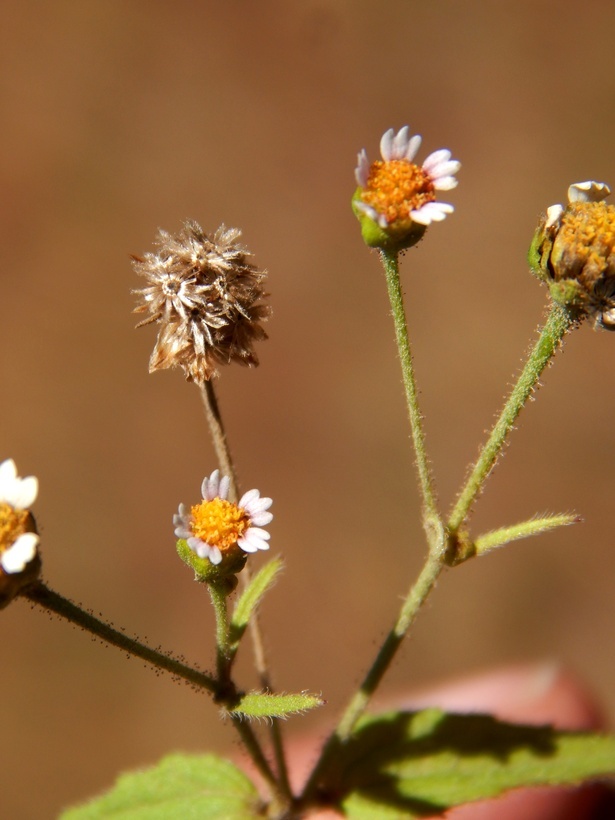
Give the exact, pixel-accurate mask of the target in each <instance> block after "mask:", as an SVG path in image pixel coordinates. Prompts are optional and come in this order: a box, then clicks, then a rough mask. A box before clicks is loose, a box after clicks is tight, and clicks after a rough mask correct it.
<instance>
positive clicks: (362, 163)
mask: <svg viewBox="0 0 615 820" xmlns="http://www.w3.org/2000/svg"><path fill="white" fill-rule="evenodd" d="M368 176H369V162H368V159H367V151H366V150H365V148H363V149H362V150H361V151H360V153H359V154H358V155H357V167H356V168H355V171H354V177H355V179H356V181H357V185H359V186H360V187H361V188H365V186H366V185H367V178H368Z"/></svg>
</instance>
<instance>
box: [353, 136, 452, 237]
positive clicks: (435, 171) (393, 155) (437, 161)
mask: <svg viewBox="0 0 615 820" xmlns="http://www.w3.org/2000/svg"><path fill="white" fill-rule="evenodd" d="M420 145H421V137H420V136H418V135H415V136H413V137H409V129H408V126H404V127H403V128H402V129H401V130H400V131H399V132H398V133H397V134H395V132H394V131H393V129H392V128H390V129H389V130H388V131H387V132H386V133H385V134H384V135H383V136H382V139H381V141H380V153H381V155H382V161H380V160H377V161H376V162H373V163H371V165H370V163H369V162H368V159H367V154H366V152H365V150H362V151H361V153H360V154H359V156H358V164H357V168H356V169H355V178H356V180H357V184H358V186H359V187H358V188H357V189H356V190H355V192H354V195H353V197H352V210H353V211H354V214H355V216H356V217H357V219H358V220H359V222H360V223H361V233H362V236H363V240H364V241H365V243H366V244H367V245H369V246H370V247H372V248H381V249H383V250H394V251H395V250H397V251H399V250H403V249H404V248H409V247H411V246H412V245H415V244H416V243H417V242H418V241H419V240H420V239H421V238H422V236H423V234H424V233H425V231H426V230H427V228H428V227H429V225H431V223H432V222H441V221H442V220H443V219H444V218H445V217H446V215H447V214H450V213H452V212H453V206H452V205H449V204H448V203H446V202H437V201H436V194H435V192H436V191H448V190H450V189H451V188H454V187H455V186H456V185H457V180H456V179H455V176H454V175H455V174H456V173H457V171H458V170H459V169H460V167H461V164H460V163H459V162H457V160H452V159H451V152H450V151H447V150H440V151H434V153H432V154H430V155H429V156H428V157H427V159H426V160H425V162H424V163H423V165H422V166H418V165H416V164H415V163H414V162H413V160H414V157H415V156H416V153H417V151H418V150H419V147H420Z"/></svg>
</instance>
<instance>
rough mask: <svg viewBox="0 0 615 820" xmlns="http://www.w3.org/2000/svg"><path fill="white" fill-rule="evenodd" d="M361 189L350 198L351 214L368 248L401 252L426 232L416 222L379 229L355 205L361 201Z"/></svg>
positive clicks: (376, 224) (425, 228)
mask: <svg viewBox="0 0 615 820" xmlns="http://www.w3.org/2000/svg"><path fill="white" fill-rule="evenodd" d="M362 190H363V188H361V187H359V188H357V189H356V191H355V192H354V194H353V196H352V201H351V205H352V212H353V213H354V215H355V216H356V218H357V219H358V220H359V223H360V225H361V236H362V237H363V241H364V242H365V244H366V245H368V246H369V247H370V248H380V249H381V250H385V251H403V250H405V249H406V248H411V247H412V246H413V245H416V243H417V242H418V241H419V240H421V239H422V238H423V234H424V233H425V231H426V230H427V226H426V225H419V224H418V222H412V220H408V221H407V222H406V221H404V222H397V223H394V224H393V225H389V227H388V228H386V229H384V228H381V227H380V225H379V224H378V223H377V222H374V220H373V219H372V218H371V217H369V216H368V215H367V214H366V213H364V212H363V211H362V210H361V209H360V208H357V206H356V203H357V202H358V201H360V199H361V191H362Z"/></svg>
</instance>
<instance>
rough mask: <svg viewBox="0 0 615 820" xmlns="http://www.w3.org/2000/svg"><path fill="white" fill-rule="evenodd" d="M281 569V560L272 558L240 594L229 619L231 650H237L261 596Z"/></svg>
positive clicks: (269, 587)
mask: <svg viewBox="0 0 615 820" xmlns="http://www.w3.org/2000/svg"><path fill="white" fill-rule="evenodd" d="M282 568H283V562H282V559H281V558H274V559H273V561H270V562H269V563H268V564H265V566H264V567H263V568H262V569H261V570H259V572H258V573H257V574H256V575H255V576H254V578H253V579H252V580H251V581H250V583H249V584H248V586H247V587H246V588H245V590H244V591H243V592H242V594H241V597H240V598H239V600H238V601H237V603H236V605H235V609H234V611H233V617H232V618H231V636H230V637H231V645H232V648H233V650H236V649H237V645H238V644H239V641H240V640H241V638H242V636H243V633H244V632H245V630H246V627H247V625H248V623H249V622H250V617H251V616H252V613H253V612H254V610H255V609H256V607H257V606H258V605H259V603H260V602H261V600H262V598H263V595H264V594H265V593H266V592H267V591H268V590H269V589H271V587H272V586H273V584H274V583H275V581H276V578H277V576H278V574H279V573H280V571H281V570H282Z"/></svg>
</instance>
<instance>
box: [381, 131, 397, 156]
mask: <svg viewBox="0 0 615 820" xmlns="http://www.w3.org/2000/svg"><path fill="white" fill-rule="evenodd" d="M394 136H395V131H393V129H392V128H389V130H388V131H385V132H384V134H383V135H382V138H381V140H380V154H381V156H382V159H383V160H384V161H385V162H389V161H390V160H391V159H392V158H393V138H394Z"/></svg>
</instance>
